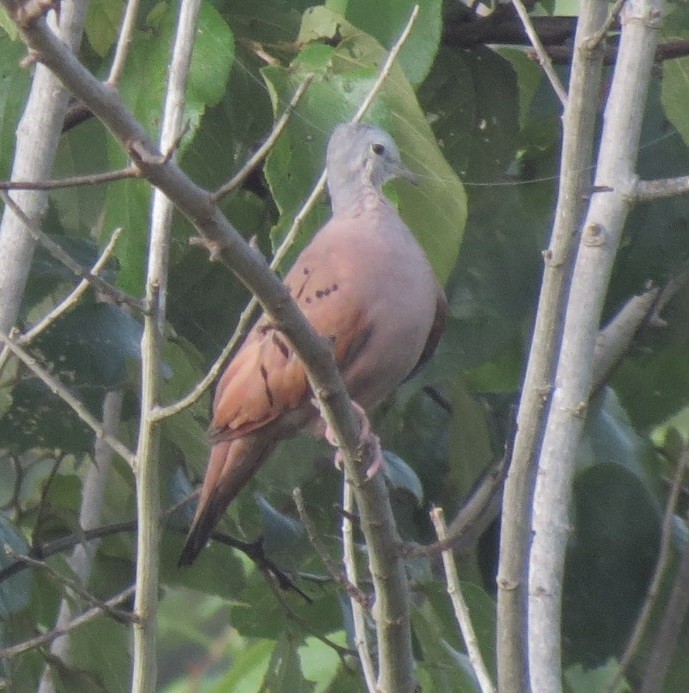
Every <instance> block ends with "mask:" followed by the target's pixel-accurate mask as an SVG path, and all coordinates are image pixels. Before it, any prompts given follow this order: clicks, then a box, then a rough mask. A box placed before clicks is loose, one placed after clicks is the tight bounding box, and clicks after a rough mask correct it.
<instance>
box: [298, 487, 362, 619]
mask: <svg viewBox="0 0 689 693" xmlns="http://www.w3.org/2000/svg"><path fill="white" fill-rule="evenodd" d="M292 497H293V498H294V504H295V505H296V506H297V512H298V513H299V519H300V520H301V523H302V524H303V525H304V529H305V530H306V536H307V537H308V538H309V543H310V544H311V546H312V547H313V550H314V551H315V552H316V553H317V554H318V557H319V558H320V559H321V561H322V563H323V565H324V566H325V568H326V570H327V571H328V573H330V576H331V577H332V579H333V580H334V582H335V584H336V585H338V586H339V587H341V588H342V589H343V590H344V591H345V592H347V594H348V595H349V597H350V598H351V599H354V600H356V601H357V602H358V603H359V604H361V605H362V606H363V607H365V608H367V609H368V608H369V607H370V600H369V598H368V597H367V596H366V595H365V594H364V593H363V592H362V591H361V590H360V589H359V588H358V587H357V586H356V585H354V584H352V583H351V582H349V581H348V580H347V578H346V577H345V575H344V573H343V572H342V570H340V569H339V567H338V565H337V564H336V563H335V561H334V560H333V558H332V556H331V555H330V554H329V553H328V550H327V549H326V548H325V545H324V544H323V542H322V541H321V538H320V536H319V535H318V530H317V529H316V525H315V524H314V523H313V520H312V519H311V517H310V516H309V514H308V512H307V510H306V505H304V497H303V495H302V493H301V489H300V488H299V487H297V488H295V489H293V490H292Z"/></svg>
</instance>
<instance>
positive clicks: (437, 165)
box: [263, 7, 466, 281]
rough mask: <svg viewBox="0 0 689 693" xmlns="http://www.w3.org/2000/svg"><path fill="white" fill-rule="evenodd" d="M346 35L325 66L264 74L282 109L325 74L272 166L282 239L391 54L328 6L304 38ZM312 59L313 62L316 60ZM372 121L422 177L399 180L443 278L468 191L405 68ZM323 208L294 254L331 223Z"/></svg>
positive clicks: (308, 19)
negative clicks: (333, 136) (333, 139)
mask: <svg viewBox="0 0 689 693" xmlns="http://www.w3.org/2000/svg"><path fill="white" fill-rule="evenodd" d="M324 33H325V35H326V36H335V35H336V34H338V35H339V36H341V41H340V42H339V44H338V46H337V48H335V49H333V50H332V51H331V52H330V51H325V52H323V53H321V54H320V60H321V62H320V64H318V65H315V64H313V63H310V64H309V65H307V66H305V65H303V64H302V63H301V61H300V58H299V57H298V58H297V59H296V60H295V61H294V62H293V64H292V66H291V68H290V70H286V69H284V68H280V67H274V66H270V67H267V68H264V70H263V74H264V77H265V79H266V82H267V83H268V85H269V87H270V89H271V97H272V99H273V104H274V109H275V111H276V113H277V112H279V111H281V110H282V106H281V104H282V103H284V102H285V101H288V100H289V99H290V97H291V95H292V94H293V93H294V90H295V89H296V88H297V85H298V84H300V83H301V82H303V80H304V79H305V77H306V75H307V74H309V73H312V72H314V70H316V69H317V71H318V74H317V76H316V77H315V79H314V81H313V83H312V84H311V86H310V87H309V89H308V91H307V94H306V96H305V98H304V99H302V101H301V103H300V105H299V106H298V108H297V115H296V116H295V117H293V118H292V119H291V120H290V123H289V125H288V127H287V128H286V131H285V132H284V133H283V135H282V137H280V139H279V140H278V142H277V144H276V146H275V148H274V149H273V150H272V152H271V154H270V156H269V158H268V161H267V162H266V168H265V173H266V178H267V180H268V184H269V185H270V188H271V192H272V193H273V196H274V198H275V201H276V203H277V205H278V208H279V210H280V213H281V221H280V223H279V224H278V226H277V227H276V229H275V230H274V236H275V242H279V240H280V239H281V238H282V236H283V235H284V233H285V230H286V228H287V227H288V225H289V224H290V223H291V220H292V218H293V216H294V214H295V213H296V211H297V209H298V208H299V207H300V206H301V204H302V202H303V200H304V199H305V198H306V197H307V195H308V194H309V192H310V190H311V188H312V186H313V184H314V182H315V180H316V179H317V178H318V175H319V174H320V172H321V171H322V169H323V165H324V161H325V148H326V143H327V139H328V136H329V134H330V133H331V132H332V131H333V129H334V128H335V126H336V125H337V124H338V123H340V122H343V121H346V120H348V119H350V118H351V117H352V115H353V113H354V111H355V110H356V109H357V107H358V106H359V104H360V103H361V102H362V101H363V99H364V98H365V96H366V94H367V93H368V91H369V90H370V88H371V87H372V85H373V82H374V81H375V79H376V76H377V71H378V66H379V65H380V64H381V62H382V60H384V57H385V51H384V50H383V49H382V48H381V47H380V45H379V44H378V43H377V42H376V41H375V40H374V39H373V38H371V37H370V36H368V35H367V34H363V33H361V32H360V31H357V30H356V29H354V27H352V26H351V25H350V24H349V23H347V22H346V21H345V20H343V19H342V18H341V17H339V15H336V14H334V13H332V12H330V11H329V10H327V9H326V8H323V7H316V8H312V9H311V10H309V11H307V12H306V13H305V15H304V22H303V25H302V30H301V32H300V40H301V41H321V40H322V39H323V36H324ZM310 57H313V56H312V55H311V56H310ZM367 120H369V121H371V122H374V123H376V124H378V125H380V126H381V127H382V128H384V129H386V130H388V131H389V132H390V133H391V134H392V136H393V137H394V138H395V140H396V142H397V144H398V146H399V148H400V151H401V153H402V158H403V159H404V160H405V161H406V163H407V164H408V165H409V167H410V168H411V169H412V170H413V171H414V172H415V173H416V174H417V175H419V177H420V178H421V184H420V185H419V186H418V187H416V188H415V187H414V186H411V185H407V184H405V183H404V182H401V183H398V184H396V185H398V186H399V187H395V190H396V191H398V193H399V194H398V200H399V211H400V214H401V216H402V217H403V218H404V219H405V221H406V222H407V223H408V224H409V226H410V228H411V229H412V230H413V231H414V232H415V234H416V235H417V237H418V239H419V242H420V243H421V245H422V246H423V247H424V249H425V251H426V253H427V255H428V257H429V259H430V261H431V264H432V265H433V267H434V269H435V271H436V273H437V274H438V276H439V277H440V279H441V281H444V280H445V279H446V278H447V276H448V274H449V272H450V269H451V268H452V266H453V265H454V262H455V259H456V257H457V252H458V249H459V243H460V241H461V236H462V231H463V228H464V222H465V219H466V198H465V195H464V190H463V188H462V186H461V184H460V183H459V181H458V180H457V178H456V176H455V174H454V173H453V171H452V169H450V167H449V166H448V164H447V162H446V161H445V160H444V159H443V157H442V156H441V154H440V152H439V150H438V147H437V144H436V142H435V139H434V137H433V135H432V133H431V130H430V127H429V126H428V124H427V123H426V120H425V118H424V115H423V112H422V111H421V109H420V108H419V105H418V103H417V101H416V97H415V95H414V91H413V89H412V87H411V85H410V84H409V82H408V81H407V80H406V78H405V77H404V74H403V73H402V71H401V69H400V68H398V67H393V69H392V71H391V74H390V76H389V77H388V79H387V80H386V82H385V84H384V86H383V89H382V90H381V92H379V94H378V97H377V99H376V101H375V102H374V104H373V106H372V108H371V109H370V111H369V114H368V116H367ZM327 216H328V215H327V211H326V208H325V207H324V206H323V205H321V206H318V207H317V208H316V210H315V211H314V213H313V214H312V215H311V216H310V217H309V219H308V221H307V224H306V225H305V227H304V228H303V229H302V233H301V235H300V238H299V240H298V242H297V244H296V247H295V249H294V252H295V253H296V251H297V250H298V249H299V248H301V247H303V246H304V245H305V244H306V242H307V240H308V238H310V235H311V234H312V232H313V231H314V230H315V229H316V228H317V227H318V226H320V225H322V224H323V222H324V221H325V220H326V218H327Z"/></svg>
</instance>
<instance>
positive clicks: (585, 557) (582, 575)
mask: <svg viewBox="0 0 689 693" xmlns="http://www.w3.org/2000/svg"><path fill="white" fill-rule="evenodd" d="M659 516H660V510H659V508H658V504H657V503H656V500H655V498H653V497H652V496H651V495H650V494H649V492H648V490H647V488H646V487H645V485H644V483H643V482H642V481H640V480H639V478H638V477H636V476H634V475H633V474H632V473H631V472H629V471H627V470H626V469H624V468H623V467H621V466H620V465H619V464H596V465H594V466H592V467H588V468H587V469H585V470H584V471H582V472H579V473H578V474H577V475H576V477H575V482H574V502H573V512H572V519H573V527H574V531H573V533H572V535H571V538H570V544H569V548H568V552H567V558H566V565H565V582H564V596H563V642H565V643H566V650H565V651H566V655H567V657H568V658H569V661H575V662H580V663H582V664H584V665H586V666H598V665H600V664H601V663H602V662H603V661H604V660H605V659H607V658H608V657H610V656H614V655H615V654H616V653H618V652H621V651H622V650H623V648H624V646H625V644H626V642H627V638H628V637H629V633H630V631H631V628H632V627H633V625H634V623H635V621H636V618H637V616H638V609H639V608H640V606H641V603H642V602H643V599H644V596H645V593H646V587H647V585H648V581H649V580H650V578H651V575H652V573H653V569H654V567H655V563H656V559H657V555H658V541H659V536H660V517H659Z"/></svg>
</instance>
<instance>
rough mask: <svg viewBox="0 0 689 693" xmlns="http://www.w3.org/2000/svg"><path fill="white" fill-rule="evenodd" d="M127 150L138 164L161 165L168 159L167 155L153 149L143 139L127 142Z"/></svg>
mask: <svg viewBox="0 0 689 693" xmlns="http://www.w3.org/2000/svg"><path fill="white" fill-rule="evenodd" d="M127 152H128V153H129V155H130V156H131V157H132V159H133V160H134V163H136V164H137V165H141V164H143V165H144V166H160V165H161V164H165V163H167V161H168V158H167V155H165V154H161V153H160V152H156V151H151V150H150V149H149V148H148V147H147V145H146V143H145V142H143V141H142V140H131V141H129V142H127Z"/></svg>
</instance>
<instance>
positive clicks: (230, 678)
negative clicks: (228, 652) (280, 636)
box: [210, 640, 275, 693]
mask: <svg viewBox="0 0 689 693" xmlns="http://www.w3.org/2000/svg"><path fill="white" fill-rule="evenodd" d="M274 649H275V641H274V640H259V641H258V642H256V643H255V644H253V645H250V646H249V647H247V648H246V649H245V650H244V651H243V652H241V653H240V654H239V655H238V656H237V657H236V658H235V660H234V661H233V662H232V666H231V667H230V669H229V671H228V672H227V675H226V676H224V677H223V678H222V679H221V680H220V681H218V683H217V684H216V685H215V686H213V687H211V688H210V690H211V691H213V692H214V693H225V692H226V691H238V692H240V691H241V692H243V691H246V693H249V691H259V690H261V682H262V681H263V678H264V676H265V674H266V671H267V669H268V666H269V665H270V661H271V655H272V653H273V651H274Z"/></svg>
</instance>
